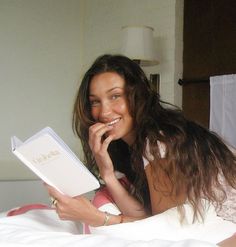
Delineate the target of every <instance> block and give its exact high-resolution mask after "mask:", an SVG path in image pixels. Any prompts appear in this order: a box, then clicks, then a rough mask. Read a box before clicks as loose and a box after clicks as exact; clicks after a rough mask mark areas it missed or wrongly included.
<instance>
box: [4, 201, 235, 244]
mask: <svg viewBox="0 0 236 247" xmlns="http://www.w3.org/2000/svg"><path fill="white" fill-rule="evenodd" d="M184 207H185V212H186V216H187V217H186V220H185V222H183V224H180V223H179V218H178V217H179V216H178V212H177V210H176V208H172V209H169V210H167V211H166V212H164V213H162V214H159V215H156V216H152V217H149V218H147V219H144V220H139V221H136V222H130V223H122V224H118V225H113V226H103V227H96V228H95V227H90V228H89V231H90V233H89V234H88V233H86V232H85V226H84V225H83V224H81V223H80V222H72V221H61V220H60V219H59V218H58V216H57V214H56V212H55V210H54V209H53V208H51V207H50V206H48V205H43V204H32V205H25V206H23V207H19V208H15V209H12V210H9V211H6V212H3V213H1V214H0V246H1V247H8V246H9V247H10V246H16V247H18V246H19V247H23V246H33V247H34V246H35V247H37V246H46V247H47V246H63V247H64V246H72V247H73V246H81V247H82V246H83V247H84V246H88V247H97V246H103V247H108V246H109V247H110V246H114V247H116V246H117V247H123V246H124V247H186V246H189V247H199V246H202V247H210V246H216V243H218V242H219V241H221V240H223V239H225V238H227V237H230V236H232V235H233V234H234V233H235V232H236V224H235V223H233V222H231V221H226V220H224V219H223V218H221V217H219V216H217V214H216V212H215V209H214V207H213V206H210V205H208V204H206V219H205V221H204V223H200V222H196V223H194V224H192V211H191V208H190V206H189V205H187V204H186V205H184ZM100 210H102V211H109V212H111V213H117V212H116V211H117V208H116V207H115V206H114V205H113V204H112V203H109V202H106V203H104V204H101V205H100Z"/></svg>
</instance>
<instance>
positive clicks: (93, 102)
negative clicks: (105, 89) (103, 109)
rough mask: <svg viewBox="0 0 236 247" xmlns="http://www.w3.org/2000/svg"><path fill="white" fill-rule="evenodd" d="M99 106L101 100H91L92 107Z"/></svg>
mask: <svg viewBox="0 0 236 247" xmlns="http://www.w3.org/2000/svg"><path fill="white" fill-rule="evenodd" d="M98 104H99V100H90V105H91V106H96V105H98Z"/></svg>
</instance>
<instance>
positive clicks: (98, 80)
mask: <svg viewBox="0 0 236 247" xmlns="http://www.w3.org/2000/svg"><path fill="white" fill-rule="evenodd" d="M89 101H90V105H91V114H92V117H93V118H94V120H95V121H96V122H101V123H104V124H108V125H112V126H113V128H112V129H111V130H110V131H109V132H108V133H107V134H109V133H112V134H113V135H114V136H115V137H114V139H116V140H117V139H120V138H121V139H123V140H124V141H125V142H127V143H128V144H131V143H132V140H133V138H132V130H133V119H132V117H131V115H130V113H129V108H128V102H127V97H126V94H125V81H124V79H123V78H122V77H121V76H120V75H119V74H117V73H115V72H104V73H101V74H98V75H96V76H94V77H93V78H92V80H91V82H90V87H89Z"/></svg>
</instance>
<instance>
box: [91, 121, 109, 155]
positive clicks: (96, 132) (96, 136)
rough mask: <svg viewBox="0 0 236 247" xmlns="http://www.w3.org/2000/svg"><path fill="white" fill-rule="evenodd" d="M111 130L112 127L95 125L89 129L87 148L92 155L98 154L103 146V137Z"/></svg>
mask: <svg viewBox="0 0 236 247" xmlns="http://www.w3.org/2000/svg"><path fill="white" fill-rule="evenodd" d="M111 129H112V126H108V125H106V124H101V123H97V124H95V125H93V126H91V127H90V129H89V146H90V148H91V150H92V151H93V153H98V152H100V150H101V148H102V145H103V142H104V140H103V138H102V137H103V136H104V135H105V134H106V133H107V132H108V131H109V130H111Z"/></svg>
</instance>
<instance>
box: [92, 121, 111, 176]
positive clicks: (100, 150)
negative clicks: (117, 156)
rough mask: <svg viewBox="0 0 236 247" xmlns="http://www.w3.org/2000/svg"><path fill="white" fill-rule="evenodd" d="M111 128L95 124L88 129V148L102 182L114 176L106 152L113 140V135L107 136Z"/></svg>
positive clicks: (102, 124)
mask: <svg viewBox="0 0 236 247" xmlns="http://www.w3.org/2000/svg"><path fill="white" fill-rule="evenodd" d="M112 128H113V127H112V126H108V125H106V124H104V123H96V124H94V125H92V126H91V127H90V128H89V146H90V148H91V150H92V153H93V155H94V158H95V160H96V163H97V165H98V168H99V172H100V175H101V177H102V179H104V180H105V179H106V178H107V177H110V176H111V175H114V167H113V164H112V161H111V158H110V156H109V154H108V152H107V149H108V146H109V144H110V143H111V141H112V140H113V135H112V134H109V130H111V129H112Z"/></svg>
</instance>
